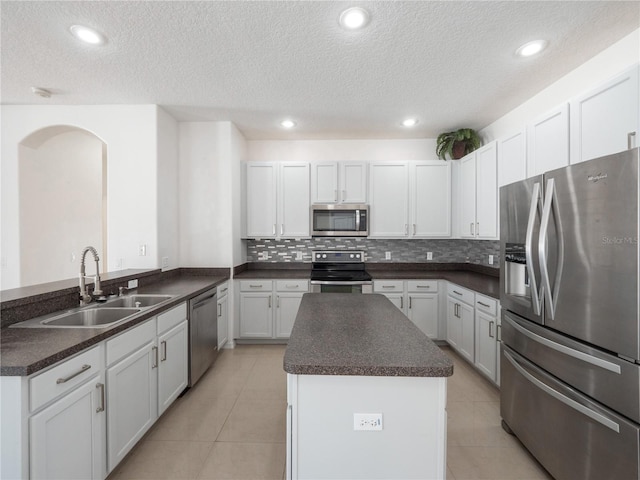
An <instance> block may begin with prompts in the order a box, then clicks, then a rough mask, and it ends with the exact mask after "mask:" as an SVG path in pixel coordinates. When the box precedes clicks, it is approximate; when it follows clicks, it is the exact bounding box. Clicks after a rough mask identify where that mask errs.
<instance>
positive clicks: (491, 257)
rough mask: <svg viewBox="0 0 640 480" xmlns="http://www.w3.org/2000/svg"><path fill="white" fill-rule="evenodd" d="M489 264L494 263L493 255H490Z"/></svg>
mask: <svg viewBox="0 0 640 480" xmlns="http://www.w3.org/2000/svg"><path fill="white" fill-rule="evenodd" d="M489 265H493V255H489Z"/></svg>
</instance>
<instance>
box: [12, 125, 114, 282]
mask: <svg viewBox="0 0 640 480" xmlns="http://www.w3.org/2000/svg"><path fill="white" fill-rule="evenodd" d="M18 159H19V161H18V165H19V167H18V169H19V170H18V176H19V202H20V209H19V218H20V284H21V286H26V285H34V284H39V283H46V282H51V281H56V280H62V279H67V278H74V277H77V276H78V272H79V270H80V258H79V257H80V254H81V252H82V249H83V248H84V247H85V246H87V245H92V246H94V247H95V248H96V249H97V250H98V252H99V255H100V267H101V269H102V270H103V271H104V269H105V266H106V255H107V243H106V234H107V228H106V227H107V226H106V218H107V217H106V208H107V198H106V195H107V188H106V187H107V175H106V167H107V155H106V145H105V143H104V142H103V141H102V140H101V139H100V138H98V137H97V136H96V135H94V134H93V133H91V132H89V131H87V130H84V129H81V128H78V127H73V126H66V125H62V126H53V127H47V128H44V129H42V130H38V131H37V132H34V133H32V134H31V135H29V136H28V137H26V138H25V139H24V140H23V141H22V142H21V143H20V145H19V149H18ZM87 272H88V273H90V274H91V273H92V272H93V267H92V266H89V267H88V268H87Z"/></svg>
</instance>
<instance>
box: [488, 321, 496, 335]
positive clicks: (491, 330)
mask: <svg viewBox="0 0 640 480" xmlns="http://www.w3.org/2000/svg"><path fill="white" fill-rule="evenodd" d="M494 323H496V322H494V321H493V320H492V321H490V322H489V337H491V338H495V337H494V336H493V324H494Z"/></svg>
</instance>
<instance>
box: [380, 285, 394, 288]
mask: <svg viewBox="0 0 640 480" xmlns="http://www.w3.org/2000/svg"><path fill="white" fill-rule="evenodd" d="M382 288H396V287H395V286H394V285H382Z"/></svg>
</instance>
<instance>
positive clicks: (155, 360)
mask: <svg viewBox="0 0 640 480" xmlns="http://www.w3.org/2000/svg"><path fill="white" fill-rule="evenodd" d="M151 351H152V352H153V358H154V363H152V364H151V368H152V369H153V368H158V347H156V346H155V345H154V346H153V347H152V348H151Z"/></svg>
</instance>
